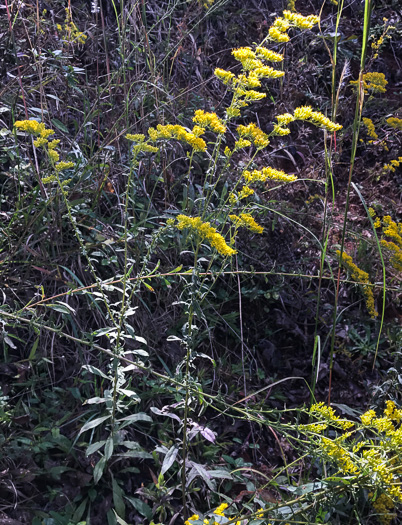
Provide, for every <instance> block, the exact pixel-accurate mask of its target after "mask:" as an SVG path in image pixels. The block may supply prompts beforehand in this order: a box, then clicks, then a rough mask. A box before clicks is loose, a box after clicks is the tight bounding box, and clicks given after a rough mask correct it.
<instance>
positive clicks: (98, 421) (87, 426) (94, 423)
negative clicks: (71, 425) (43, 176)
mask: <svg viewBox="0 0 402 525" xmlns="http://www.w3.org/2000/svg"><path fill="white" fill-rule="evenodd" d="M110 417H111V416H110V414H109V415H108V416H103V417H98V418H97V419H94V420H92V421H88V423H85V425H84V426H83V427H82V428H81V430H80V431H79V433H78V435H80V434H82V433H83V432H86V431H87V430H90V429H91V428H95V427H97V426H98V425H100V424H101V423H103V422H104V421H106V420H107V419H110Z"/></svg>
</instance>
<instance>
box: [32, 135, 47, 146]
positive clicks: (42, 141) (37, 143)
mask: <svg viewBox="0 0 402 525" xmlns="http://www.w3.org/2000/svg"><path fill="white" fill-rule="evenodd" d="M33 143H34V146H35V148H40V147H41V146H45V145H46V144H47V143H48V140H47V139H44V138H42V137H39V138H37V139H36V140H34V141H33Z"/></svg>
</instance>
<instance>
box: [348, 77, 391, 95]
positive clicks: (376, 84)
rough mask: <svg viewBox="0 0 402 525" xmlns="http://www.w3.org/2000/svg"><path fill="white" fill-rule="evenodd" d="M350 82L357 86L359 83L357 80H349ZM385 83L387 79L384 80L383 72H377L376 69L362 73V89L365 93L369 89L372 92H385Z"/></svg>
mask: <svg viewBox="0 0 402 525" xmlns="http://www.w3.org/2000/svg"><path fill="white" fill-rule="evenodd" d="M350 84H351V85H352V86H357V85H358V84H359V81H358V80H351V81H350ZM387 84H388V81H387V80H386V78H385V75H384V73H378V72H377V71H373V72H371V73H365V74H364V75H363V90H364V93H366V94H367V93H368V92H369V91H371V92H373V93H385V92H386V91H387V90H386V85H387Z"/></svg>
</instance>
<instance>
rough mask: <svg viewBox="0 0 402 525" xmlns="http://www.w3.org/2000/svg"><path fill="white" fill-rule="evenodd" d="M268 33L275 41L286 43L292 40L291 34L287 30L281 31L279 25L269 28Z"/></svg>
mask: <svg viewBox="0 0 402 525" xmlns="http://www.w3.org/2000/svg"><path fill="white" fill-rule="evenodd" d="M268 34H269V38H270V39H271V40H274V41H275V42H279V43H285V42H289V40H290V38H289V36H288V35H287V34H286V33H285V32H282V31H280V30H279V29H278V28H277V27H274V26H272V27H270V28H269V30H268Z"/></svg>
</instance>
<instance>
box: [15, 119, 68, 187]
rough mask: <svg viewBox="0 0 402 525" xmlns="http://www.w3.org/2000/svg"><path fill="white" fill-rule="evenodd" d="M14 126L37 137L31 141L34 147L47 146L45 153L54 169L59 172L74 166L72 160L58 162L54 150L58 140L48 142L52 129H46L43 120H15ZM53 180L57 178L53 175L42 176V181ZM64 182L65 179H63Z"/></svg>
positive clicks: (56, 153) (52, 133)
mask: <svg viewBox="0 0 402 525" xmlns="http://www.w3.org/2000/svg"><path fill="white" fill-rule="evenodd" d="M14 127H16V128H17V129H20V130H22V131H26V132H27V133H30V134H31V135H35V136H36V137H37V138H36V139H35V140H34V141H33V143H34V146H35V148H44V147H45V146H47V153H48V155H49V158H50V159H51V161H52V162H53V164H54V167H55V169H56V171H58V172H60V171H63V170H67V169H70V168H73V167H74V166H75V164H74V162H65V161H61V162H59V160H60V155H59V153H58V152H57V151H56V148H57V146H58V145H59V143H60V140H58V139H55V140H51V141H50V142H49V141H48V137H49V136H50V135H54V131H53V130H52V129H46V127H45V124H44V123H43V122H38V121H37V120H17V121H16V122H15V123H14ZM54 180H57V179H55V178H54V176H53V175H51V176H49V177H45V178H43V179H42V182H44V183H46V182H53V181H54ZM64 184H66V181H64Z"/></svg>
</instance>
